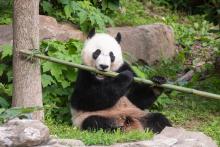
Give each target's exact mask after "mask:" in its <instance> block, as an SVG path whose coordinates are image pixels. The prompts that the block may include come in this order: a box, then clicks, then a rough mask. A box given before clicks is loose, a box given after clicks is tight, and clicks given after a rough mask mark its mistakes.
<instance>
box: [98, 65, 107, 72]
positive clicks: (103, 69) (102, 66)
mask: <svg viewBox="0 0 220 147" xmlns="http://www.w3.org/2000/svg"><path fill="white" fill-rule="evenodd" d="M99 67H100V68H101V69H102V71H105V69H107V68H108V65H105V64H100V65H99Z"/></svg>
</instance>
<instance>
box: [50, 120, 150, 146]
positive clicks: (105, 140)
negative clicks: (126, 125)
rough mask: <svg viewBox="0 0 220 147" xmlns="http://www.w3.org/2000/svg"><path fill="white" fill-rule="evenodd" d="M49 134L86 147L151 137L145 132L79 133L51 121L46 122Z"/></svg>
mask: <svg viewBox="0 0 220 147" xmlns="http://www.w3.org/2000/svg"><path fill="white" fill-rule="evenodd" d="M46 124H47V126H48V127H49V129H50V131H51V134H52V135H55V136H56V137H59V138H69V139H79V140H81V141H83V142H84V143H85V144H86V145H97V144H99V145H110V144H114V143H119V142H131V141H137V140H146V139H151V138H152V137H153V133H152V132H150V131H146V132H139V131H134V132H129V133H122V132H121V131H119V130H117V131H115V132H113V133H108V132H104V131H103V130H100V131H97V132H88V131H81V130H79V129H77V128H76V127H73V126H71V125H68V124H57V123H54V122H53V121H51V120H46Z"/></svg>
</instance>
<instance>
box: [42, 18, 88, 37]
mask: <svg viewBox="0 0 220 147" xmlns="http://www.w3.org/2000/svg"><path fill="white" fill-rule="evenodd" d="M39 18H40V39H41V40H44V39H56V40H62V41H66V40H69V39H71V38H73V39H77V40H84V39H85V35H84V34H83V32H81V31H80V30H79V29H78V28H77V27H76V26H74V25H73V24H70V23H57V21H56V19H55V18H53V17H50V16H44V15H40V17H39Z"/></svg>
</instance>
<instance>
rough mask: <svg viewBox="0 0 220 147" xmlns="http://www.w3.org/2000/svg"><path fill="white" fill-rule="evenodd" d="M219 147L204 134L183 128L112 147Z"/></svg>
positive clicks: (171, 128)
mask: <svg viewBox="0 0 220 147" xmlns="http://www.w3.org/2000/svg"><path fill="white" fill-rule="evenodd" d="M117 146H120V147H217V144H216V143H215V142H214V141H213V140H212V139H211V138H210V137H208V136H206V135H205V134H203V133H202V132H193V131H186V130H185V129H183V128H173V127H166V128H165V129H164V130H163V131H162V132H161V133H160V134H157V135H155V136H154V137H153V139H152V140H147V141H138V142H131V143H120V144H115V145H112V146H111V147H117Z"/></svg>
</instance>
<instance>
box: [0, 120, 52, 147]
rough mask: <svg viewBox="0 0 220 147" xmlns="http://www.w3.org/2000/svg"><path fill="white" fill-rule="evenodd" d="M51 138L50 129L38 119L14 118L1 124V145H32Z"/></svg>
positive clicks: (3, 146) (21, 146)
mask: <svg viewBox="0 0 220 147" xmlns="http://www.w3.org/2000/svg"><path fill="white" fill-rule="evenodd" d="M48 140H49V129H48V128H47V127H46V126H45V125H44V124H43V123H42V122H40V121H38V120H27V119H23V120H20V119H14V120H11V121H9V122H8V123H6V124H5V125H3V126H0V147H31V146H35V145H39V144H42V143H44V142H46V141H48Z"/></svg>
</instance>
